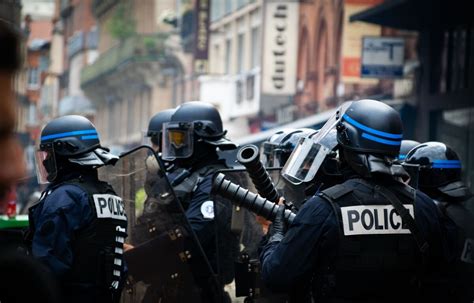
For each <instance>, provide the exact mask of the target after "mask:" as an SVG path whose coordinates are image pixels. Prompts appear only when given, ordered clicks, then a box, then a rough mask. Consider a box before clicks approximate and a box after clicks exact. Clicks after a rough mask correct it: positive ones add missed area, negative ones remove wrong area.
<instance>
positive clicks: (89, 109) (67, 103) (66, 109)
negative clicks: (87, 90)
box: [59, 96, 95, 116]
mask: <svg viewBox="0 0 474 303" xmlns="http://www.w3.org/2000/svg"><path fill="white" fill-rule="evenodd" d="M93 114H95V108H94V107H93V106H92V103H91V101H90V100H89V99H87V98H86V97H84V96H66V97H64V98H62V99H61V100H60V101H59V115H60V116H64V115H93Z"/></svg>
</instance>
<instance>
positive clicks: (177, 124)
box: [162, 101, 237, 160]
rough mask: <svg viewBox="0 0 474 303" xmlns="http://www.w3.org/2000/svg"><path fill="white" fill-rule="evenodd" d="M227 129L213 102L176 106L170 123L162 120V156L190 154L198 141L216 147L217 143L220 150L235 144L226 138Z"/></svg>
mask: <svg viewBox="0 0 474 303" xmlns="http://www.w3.org/2000/svg"><path fill="white" fill-rule="evenodd" d="M226 133H227V131H226V130H224V129H223V127H222V119H221V116H220V114H219V112H218V111H217V109H216V108H215V107H214V106H213V105H212V104H210V103H206V102H201V101H191V102H186V103H184V104H182V105H180V106H179V107H177V108H176V111H175V112H174V113H173V114H172V115H171V119H170V121H169V122H168V123H164V124H163V151H162V156H163V159H165V160H173V159H176V158H183V159H185V158H190V157H191V156H192V155H193V152H194V149H195V148H194V145H196V144H197V145H199V146H202V144H205V145H207V148H208V149H209V147H210V148H213V149H214V150H215V148H217V147H219V148H220V149H221V150H228V149H234V148H236V147H237V146H236V145H235V144H234V143H232V142H231V141H229V140H228V139H226V138H225V135H226ZM209 150H210V149H209Z"/></svg>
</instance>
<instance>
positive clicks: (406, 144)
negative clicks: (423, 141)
mask: <svg viewBox="0 0 474 303" xmlns="http://www.w3.org/2000/svg"><path fill="white" fill-rule="evenodd" d="M418 145H420V142H418V141H415V140H402V144H401V145H400V154H399V155H398V160H400V161H405V158H406V157H407V155H408V152H409V151H410V150H412V149H413V148H415V147H416V146H418Z"/></svg>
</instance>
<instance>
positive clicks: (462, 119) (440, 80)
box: [351, 0, 474, 188]
mask: <svg viewBox="0 0 474 303" xmlns="http://www.w3.org/2000/svg"><path fill="white" fill-rule="evenodd" d="M351 20H352V21H364V22H368V23H373V24H379V25H383V26H386V27H391V28H395V29H400V30H409V31H415V32H417V34H418V43H417V47H416V48H415V49H416V50H417V58H418V63H417V65H416V66H415V71H414V92H415V94H414V98H413V99H412V100H411V104H412V106H413V107H414V108H415V117H414V119H413V129H414V130H415V137H414V138H415V139H416V140H418V141H420V142H426V141H442V142H445V143H446V144H448V145H450V146H451V147H452V148H453V149H454V150H455V151H456V152H457V153H458V154H459V156H460V157H461V160H462V163H463V172H464V173H465V175H464V178H465V180H466V181H467V183H468V184H469V185H470V186H471V188H473V186H474V103H473V99H474V60H472V58H474V47H473V45H474V44H473V43H472V34H471V33H472V28H473V19H472V17H471V16H470V10H469V9H468V6H467V3H466V2H465V1H461V0H453V1H450V2H446V1H442V0H432V1H428V0H419V1H418V0H417V1H415V0H405V1H398V2H397V3H396V5H390V4H389V3H382V4H380V5H378V6H376V7H373V8H372V9H369V10H365V11H363V12H360V13H358V14H355V15H353V16H352V17H351Z"/></svg>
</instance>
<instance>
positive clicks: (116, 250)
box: [115, 247, 123, 255]
mask: <svg viewBox="0 0 474 303" xmlns="http://www.w3.org/2000/svg"><path fill="white" fill-rule="evenodd" d="M115 253H116V254H119V255H121V254H123V249H121V248H120V247H115Z"/></svg>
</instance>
